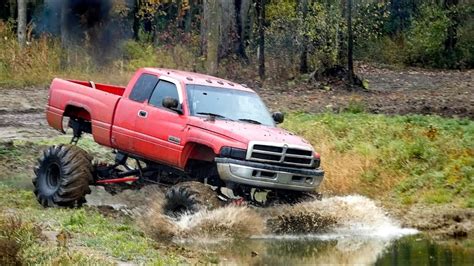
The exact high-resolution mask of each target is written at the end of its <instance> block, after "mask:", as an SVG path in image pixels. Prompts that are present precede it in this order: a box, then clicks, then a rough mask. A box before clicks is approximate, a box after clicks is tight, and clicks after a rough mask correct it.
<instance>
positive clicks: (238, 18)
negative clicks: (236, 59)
mask: <svg viewBox="0 0 474 266" xmlns="http://www.w3.org/2000/svg"><path fill="white" fill-rule="evenodd" d="M244 2H245V1H244V0H235V2H234V4H235V24H236V28H237V40H236V42H237V49H236V54H237V55H239V56H240V57H241V58H243V59H244V60H246V61H247V60H248V57H247V54H246V53H245V38H244V25H245V21H244V20H245V19H246V18H247V16H246V15H243V14H244V13H245V10H243V9H245V3H244Z"/></svg>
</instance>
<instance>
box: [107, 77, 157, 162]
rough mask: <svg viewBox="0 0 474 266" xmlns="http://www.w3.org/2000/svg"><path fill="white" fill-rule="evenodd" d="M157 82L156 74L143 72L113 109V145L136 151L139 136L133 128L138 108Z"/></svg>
mask: <svg viewBox="0 0 474 266" xmlns="http://www.w3.org/2000/svg"><path fill="white" fill-rule="evenodd" d="M157 83H158V76H156V75H152V74H147V73H144V74H142V75H141V76H140V77H139V78H138V79H137V81H136V82H135V85H134V86H133V88H132V91H131V92H130V95H129V97H128V98H123V99H121V100H120V102H119V103H118V105H117V109H116V110H115V115H114V122H113V127H112V136H111V142H112V145H113V147H115V148H117V149H119V150H122V151H126V152H130V153H133V154H135V153H136V149H135V143H134V142H135V140H136V139H137V138H139V134H138V133H137V131H136V129H135V128H136V123H137V121H138V120H137V117H139V116H140V110H142V109H143V108H144V105H145V102H147V101H148V99H149V98H150V96H151V93H152V92H153V89H154V88H155V86H156V84H157Z"/></svg>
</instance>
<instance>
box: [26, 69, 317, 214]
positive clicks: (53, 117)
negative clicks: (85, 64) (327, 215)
mask: <svg viewBox="0 0 474 266" xmlns="http://www.w3.org/2000/svg"><path fill="white" fill-rule="evenodd" d="M46 113H47V115H46V116H47V121H48V123H49V125H50V126H51V127H53V128H55V129H57V130H59V131H61V132H63V133H65V130H66V128H71V129H72V133H73V137H72V140H71V143H70V144H67V145H57V146H52V147H49V148H48V149H46V150H45V151H44V152H43V156H42V158H41V159H40V161H39V165H38V166H37V167H36V170H35V173H36V176H35V178H34V180H33V183H34V184H35V194H36V196H37V198H38V201H39V202H40V203H41V204H42V205H43V206H58V205H59V206H61V205H65V206H72V205H80V204H81V203H83V202H84V201H85V195H86V194H87V193H90V189H89V186H90V185H100V186H104V187H105V188H106V190H108V191H110V192H113V193H114V192H118V191H120V190H122V189H125V188H131V189H139V188H140V187H142V186H144V185H146V184H160V185H162V187H163V188H166V193H165V195H166V200H167V203H166V206H165V210H167V211H168V212H169V213H178V212H183V211H191V212H192V211H196V210H198V209H200V208H204V207H211V205H213V203H212V202H213V200H211V199H210V198H209V197H210V196H209V195H211V194H212V193H213V194H212V195H215V197H216V198H219V199H221V200H222V201H224V202H233V201H235V200H240V201H242V200H245V201H247V202H250V203H253V204H256V205H268V204H272V203H276V202H278V203H294V202H299V201H301V200H304V199H307V198H313V197H316V196H317V193H316V191H317V189H318V187H319V185H320V183H321V181H322V179H323V171H322V170H321V168H320V158H319V154H318V153H317V152H315V151H314V149H313V147H312V146H311V145H310V144H309V143H308V142H307V141H305V140H304V139H303V138H301V137H299V136H296V135H294V134H292V133H290V132H287V131H286V130H284V129H281V128H278V127H276V124H277V123H281V122H282V121H283V114H281V113H278V112H276V113H273V114H270V113H269V112H268V110H267V108H266V107H265V105H264V103H263V102H262V101H261V99H260V98H259V96H258V95H257V94H256V93H255V92H254V91H253V90H251V89H249V88H248V87H246V86H244V85H240V84H236V83H233V82H230V81H227V80H223V79H219V78H216V77H212V76H207V75H202V74H197V73H190V72H183V71H177V70H169V69H157V68H143V69H139V70H138V71H137V72H136V73H135V75H134V76H133V78H132V79H131V80H130V82H129V84H128V86H127V87H120V86H112V85H106V84H99V83H97V84H96V83H94V82H90V81H77V80H63V79H54V80H53V82H52V84H51V86H50V91H49V99H48V105H47V111H46ZM84 133H89V134H91V135H92V137H93V139H94V141H95V142H97V143H98V144H100V145H103V146H107V147H110V148H112V149H114V151H115V154H116V155H115V162H113V163H104V162H96V161H93V160H92V158H91V156H90V155H89V154H87V152H85V151H84V150H82V149H80V148H78V147H77V146H75V144H76V143H77V141H78V140H79V139H80V138H81V136H82V135H83V134H84ZM203 191H205V193H204V192H203ZM208 192H212V193H211V194H209V193H208ZM259 192H265V194H266V197H265V199H263V200H261V199H260V200H257V199H256V197H255V195H256V193H259ZM203 195H207V196H203ZM211 197H212V196H211ZM214 205H215V204H214Z"/></svg>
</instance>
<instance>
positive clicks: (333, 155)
mask: <svg viewBox="0 0 474 266" xmlns="http://www.w3.org/2000/svg"><path fill="white" fill-rule="evenodd" d="M283 127H285V128H287V129H289V130H291V131H293V132H295V133H297V134H300V135H302V136H304V137H305V138H306V139H307V140H308V141H310V142H311V143H312V144H313V145H314V146H315V148H316V150H317V151H319V152H320V153H321V154H322V165H323V168H324V170H325V171H326V178H325V181H324V185H323V189H324V190H325V191H326V192H329V193H335V194H347V193H362V194H366V195H369V196H373V197H380V196H384V195H391V196H395V197H396V198H397V199H398V200H399V202H402V203H406V204H410V203H415V202H419V201H421V202H427V203H448V202H455V203H459V204H461V205H463V206H471V205H472V204H471V203H470V200H469V199H472V198H474V182H473V181H474V122H472V121H469V120H467V119H466V120H463V119H446V118H441V117H437V116H421V115H412V116H385V115H373V114H366V113H357V114H353V113H341V114H331V113H325V114H319V115H310V114H303V113H293V114H290V115H289V117H288V119H287V120H286V122H285V123H284V124H283ZM387 193H388V194H387Z"/></svg>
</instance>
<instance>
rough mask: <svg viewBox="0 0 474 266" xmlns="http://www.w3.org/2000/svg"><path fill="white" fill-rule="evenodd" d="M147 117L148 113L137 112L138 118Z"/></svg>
mask: <svg viewBox="0 0 474 266" xmlns="http://www.w3.org/2000/svg"><path fill="white" fill-rule="evenodd" d="M147 115H148V113H147V112H146V111H143V110H140V111H138V116H139V117H143V118H146V117H147Z"/></svg>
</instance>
